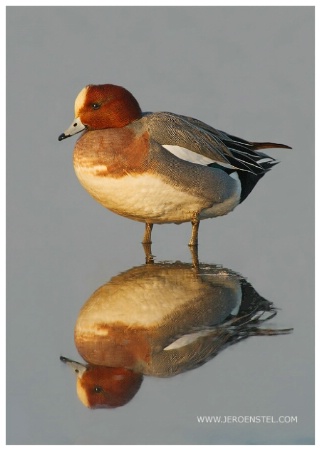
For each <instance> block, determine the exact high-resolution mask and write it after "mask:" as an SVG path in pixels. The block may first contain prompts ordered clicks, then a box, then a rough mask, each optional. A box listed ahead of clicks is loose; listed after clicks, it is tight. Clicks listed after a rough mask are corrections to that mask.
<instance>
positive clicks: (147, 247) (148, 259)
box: [142, 244, 154, 264]
mask: <svg viewBox="0 0 320 450" xmlns="http://www.w3.org/2000/svg"><path fill="white" fill-rule="evenodd" d="M142 245H143V249H144V253H145V255H146V264H153V263H154V256H153V254H152V253H151V244H142Z"/></svg>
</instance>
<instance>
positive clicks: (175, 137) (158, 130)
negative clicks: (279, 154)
mask: <svg viewBox="0 0 320 450" xmlns="http://www.w3.org/2000/svg"><path fill="white" fill-rule="evenodd" d="M144 118H145V120H146V122H147V126H148V129H149V132H150V135H151V137H152V138H153V139H154V140H156V141H157V142H158V143H159V144H162V145H178V146H181V147H184V148H187V149H188V150H191V151H193V152H195V153H198V154H200V155H203V156H205V157H207V158H209V159H211V160H212V162H216V163H219V162H221V163H224V164H228V165H230V166H231V167H232V168H233V169H234V170H243V171H248V172H251V173H253V174H256V175H258V174H264V173H265V172H267V171H268V170H270V168H271V166H272V165H274V164H276V163H277V161H276V160H275V159H274V158H272V157H271V156H268V155H266V154H264V153H261V152H256V151H257V150H259V149H262V148H263V149H264V148H291V147H289V146H287V145H283V144H276V143H272V142H250V141H246V140H244V139H242V138H238V137H236V136H233V135H231V134H228V133H226V132H224V131H220V130H217V129H215V128H213V127H211V126H210V125H207V124H206V123H204V122H201V121H200V120H198V119H194V118H192V117H187V116H181V115H177V114H174V113H170V112H158V113H145V115H144ZM266 158H267V159H268V160H269V161H268V163H266V161H265V160H266ZM261 160H264V162H263V163H262V162H261Z"/></svg>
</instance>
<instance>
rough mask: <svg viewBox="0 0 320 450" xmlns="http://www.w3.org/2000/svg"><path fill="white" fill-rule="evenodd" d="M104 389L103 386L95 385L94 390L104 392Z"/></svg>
mask: <svg viewBox="0 0 320 450" xmlns="http://www.w3.org/2000/svg"><path fill="white" fill-rule="evenodd" d="M102 391H103V388H102V387H101V386H95V387H94V392H97V393H99V392H102Z"/></svg>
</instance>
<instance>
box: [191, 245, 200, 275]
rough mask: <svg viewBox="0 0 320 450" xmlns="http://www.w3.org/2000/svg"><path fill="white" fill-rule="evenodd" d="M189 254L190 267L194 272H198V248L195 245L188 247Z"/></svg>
mask: <svg viewBox="0 0 320 450" xmlns="http://www.w3.org/2000/svg"><path fill="white" fill-rule="evenodd" d="M190 252H191V259H192V267H193V268H194V269H196V271H198V270H199V258H198V246H197V245H192V246H190Z"/></svg>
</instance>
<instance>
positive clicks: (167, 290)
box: [61, 262, 291, 408]
mask: <svg viewBox="0 0 320 450" xmlns="http://www.w3.org/2000/svg"><path fill="white" fill-rule="evenodd" d="M276 313H277V310H276V308H275V307H274V306H273V304H272V303H271V302H269V301H268V300H266V299H264V298H263V297H261V296H260V295H259V294H258V292H256V291H255V289H254V288H253V287H252V286H251V284H250V283H248V282H247V281H246V280H245V279H244V278H243V277H242V276H240V275H239V274H237V273H235V272H233V271H232V270H230V269H227V268H224V267H221V266H216V265H208V264H200V265H199V270H197V271H195V270H193V268H192V266H191V265H190V264H184V263H180V262H177V263H174V264H171V263H158V264H152V265H145V264H144V265H142V266H139V267H133V268H131V269H129V270H128V271H126V272H123V273H121V274H119V275H117V276H115V277H113V278H112V279H111V280H110V281H108V282H107V283H106V284H104V285H103V286H101V287H99V288H98V289H97V290H95V292H94V293H93V294H92V295H91V296H90V298H89V299H88V300H87V301H86V302H85V304H84V305H83V306H82V308H81V310H80V312H79V315H78V318H77V321H76V325H75V329H74V340H75V345H76V347H77V350H78V352H79V354H80V355H81V357H82V358H83V359H84V360H85V361H86V364H82V363H78V362H76V361H73V360H70V359H69V358H65V357H61V360H62V361H63V362H65V363H67V364H68V365H69V366H70V367H71V368H72V369H73V370H74V372H75V373H76V375H77V393H78V396H79V398H80V400H81V401H82V402H83V403H84V404H85V405H86V406H88V407H90V408H97V407H99V408H101V407H116V406H121V405H124V404H126V403H127V402H128V401H129V400H131V399H132V397H133V396H134V395H135V393H136V392H137V391H138V389H139V388H140V385H141V382H142V379H143V375H148V376H153V377H172V376H175V375H178V374H181V373H184V372H186V371H188V370H192V369H195V368H197V367H199V365H202V364H204V363H206V362H207V361H208V360H210V359H212V358H213V357H215V356H216V355H217V354H218V353H219V352H220V351H222V350H224V349H226V348H227V347H228V346H229V345H231V344H234V343H237V342H239V341H241V340H243V339H245V338H247V337H249V336H255V335H279V334H287V333H290V332H291V329H273V328H266V327H264V328H260V324H261V325H265V322H266V321H268V320H269V319H271V318H273V317H274V315H276Z"/></svg>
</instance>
